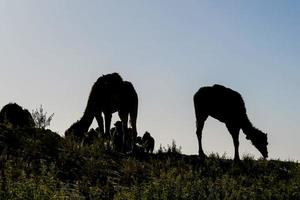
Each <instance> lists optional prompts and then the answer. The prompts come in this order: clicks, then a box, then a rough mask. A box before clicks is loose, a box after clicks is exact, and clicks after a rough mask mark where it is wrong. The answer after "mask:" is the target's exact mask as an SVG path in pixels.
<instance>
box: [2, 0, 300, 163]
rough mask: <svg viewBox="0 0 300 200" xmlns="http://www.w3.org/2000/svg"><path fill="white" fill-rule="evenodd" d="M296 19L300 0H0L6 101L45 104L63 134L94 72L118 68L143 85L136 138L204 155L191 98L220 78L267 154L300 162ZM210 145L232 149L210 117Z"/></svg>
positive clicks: (244, 148) (245, 146)
mask: <svg viewBox="0 0 300 200" xmlns="http://www.w3.org/2000/svg"><path fill="white" fill-rule="evenodd" d="M299 24H300V2H298V1H280V0H265V1H260V0H257V1H255V0H253V1H230V0H229V1H228V0H226V1H225V0H223V1H198V0H195V1H193V0H190V1H179V0H165V1H158V0H154V1H142V0H135V1H134V0H128V1H114V0H109V1H100V0H98V1H95V0H90V1H82V0H81V1H79V0H64V1H62V0H51V1H50V0H48V1H46V0H45V1H40V0H26V1H21V0H0V44H1V45H0V91H1V96H0V107H3V106H4V105H5V104H7V103H9V102H16V103H18V104H20V105H21V106H23V107H25V108H27V109H29V110H30V111H31V110H32V109H35V108H38V107H39V105H40V104H42V105H43V107H44V109H45V110H46V111H47V112H48V113H49V114H51V113H54V114H55V115H54V118H53V120H52V123H51V126H50V129H52V130H53V131H56V132H58V133H59V134H61V135H63V133H64V131H65V130H66V129H67V128H68V127H69V126H70V125H71V124H72V123H73V122H75V121H76V120H78V119H80V117H81V116H82V114H83V111H84V109H85V106H86V103H87V98H88V95H89V91H90V89H91V87H92V85H93V83H94V82H95V81H96V80H97V78H98V77H99V76H101V75H102V74H106V73H111V72H118V73H119V74H120V75H121V76H122V77H123V79H125V80H128V81H131V82H132V83H133V84H134V87H135V88H136V90H137V92H138V95H139V115H138V124H137V126H138V131H139V135H142V134H143V133H144V132H145V131H146V130H147V131H149V132H150V133H151V134H152V135H153V137H154V138H155V140H156V149H157V148H158V147H159V144H162V145H163V146H167V144H171V142H172V140H173V139H174V140H175V141H176V144H177V145H178V146H181V147H182V152H183V153H185V154H197V152H198V144H197V137H196V134H195V131H196V127H195V117H194V108H193V95H194V93H195V92H196V91H197V90H198V89H199V88H200V87H202V86H206V85H212V84H215V83H219V84H223V85H225V86H228V87H230V88H232V89H234V90H236V91H238V92H240V93H241V95H242V96H243V98H244V100H245V103H246V107H247V111H248V116H249V118H250V120H251V121H252V123H253V124H254V126H256V127H257V128H259V129H261V130H263V131H264V132H267V133H268V137H269V156H270V158H275V159H276V158H280V159H283V160H288V159H289V160H299V159H300V145H299V143H300V128H299V123H300V117H299V114H300V109H299V103H300V90H299V88H298V87H299V86H300V78H299V75H300V57H299V53H300V42H299V36H300V26H299ZM116 119H118V118H117V115H116V116H115V117H114V120H116ZM93 126H96V123H94V124H93ZM240 143H241V144H240V154H241V155H243V154H251V155H255V157H256V158H258V157H260V154H259V152H258V151H257V150H256V149H255V148H254V147H253V146H252V145H251V144H250V142H249V141H247V140H246V139H245V135H244V134H243V133H242V132H241V134H240ZM203 149H204V151H205V152H206V153H207V154H209V153H211V152H214V153H219V154H220V155H222V154H224V153H226V155H227V156H228V157H230V158H232V157H233V143H232V138H231V136H230V134H229V133H228V131H227V130H226V127H225V125H224V124H222V123H220V122H219V121H217V120H214V119H212V118H210V119H209V120H208V121H207V122H206V125H205V128H204V133H203Z"/></svg>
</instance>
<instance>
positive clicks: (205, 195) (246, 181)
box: [0, 126, 300, 199]
mask: <svg viewBox="0 0 300 200" xmlns="http://www.w3.org/2000/svg"><path fill="white" fill-rule="evenodd" d="M106 146H107V145H106V143H105V141H103V140H101V139H99V140H97V141H95V142H94V144H92V145H84V146H79V145H78V144H76V143H74V142H72V141H69V140H65V139H64V138H62V137H60V136H59V135H58V134H56V133H54V132H52V131H51V130H44V129H37V128H27V129H26V128H23V129H12V128H8V127H5V126H1V127H0V150H1V156H0V159H1V160H0V169H1V174H0V176H1V179H0V188H1V189H0V199H300V166H299V164H298V163H295V162H290V161H285V162H284V161H280V160H254V159H253V158H252V157H249V156H248V157H244V158H243V159H242V161H241V162H240V163H238V164H236V163H234V162H233V161H232V160H230V159H226V158H224V157H219V156H218V155H210V156H209V157H208V158H207V159H206V160H200V159H199V158H198V156H195V155H191V156H187V155H183V154H181V153H180V150H179V149H178V148H177V147H176V145H175V143H173V144H172V145H171V146H169V147H167V148H160V150H159V151H158V152H156V153H155V154H151V155H150V154H145V153H140V154H134V155H133V154H128V155H127V154H121V153H117V152H113V151H111V150H109V148H107V147H106Z"/></svg>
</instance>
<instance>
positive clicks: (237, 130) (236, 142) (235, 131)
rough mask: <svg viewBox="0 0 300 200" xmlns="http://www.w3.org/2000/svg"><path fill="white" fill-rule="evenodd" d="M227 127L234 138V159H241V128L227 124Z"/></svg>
mask: <svg viewBox="0 0 300 200" xmlns="http://www.w3.org/2000/svg"><path fill="white" fill-rule="evenodd" d="M226 127H227V129H228V131H229V133H230V134H231V136H232V139H233V144H234V161H240V156H239V133H240V128H238V127H236V126H233V125H230V124H226Z"/></svg>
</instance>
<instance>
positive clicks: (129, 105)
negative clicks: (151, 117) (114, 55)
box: [65, 73, 138, 141]
mask: <svg viewBox="0 0 300 200" xmlns="http://www.w3.org/2000/svg"><path fill="white" fill-rule="evenodd" d="M114 112H118V114H119V117H120V119H121V122H122V128H123V130H124V131H127V130H128V129H127V124H128V117H130V124H131V127H132V129H133V135H136V133H137V130H136V120H137V114H138V95H137V93H136V91H135V89H134V87H133V85H132V83H130V82H129V81H123V79H122V78H121V76H120V75H119V74H118V73H112V74H107V75H103V76H101V77H100V78H98V80H97V81H96V82H95V83H94V85H93V87H92V89H91V92H90V95H89V99H88V102H87V106H86V109H85V111H84V114H83V116H82V117H81V119H80V120H79V121H77V122H75V123H74V124H72V125H71V127H70V128H69V129H67V130H66V132H65V136H66V137H69V136H73V137H75V138H79V139H82V138H83V137H84V134H85V133H86V132H87V131H88V128H89V127H90V125H91V123H92V121H93V119H94V117H95V118H96V120H97V123H98V126H99V131H100V135H104V136H105V137H109V132H110V124H111V118H112V114H113V113H114ZM102 114H103V115H104V122H105V131H104V125H103V117H102ZM133 137H134V136H133ZM123 141H125V140H124V138H123Z"/></svg>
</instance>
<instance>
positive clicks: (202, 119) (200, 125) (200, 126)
mask: <svg viewBox="0 0 300 200" xmlns="http://www.w3.org/2000/svg"><path fill="white" fill-rule="evenodd" d="M206 119H207V116H203V117H199V116H198V117H197V122H196V125H197V131H196V134H197V137H198V145H199V151H198V153H199V156H200V157H201V158H205V157H206V156H205V154H204V152H203V149H202V130H203V127H204V123H205V120H206Z"/></svg>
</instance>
